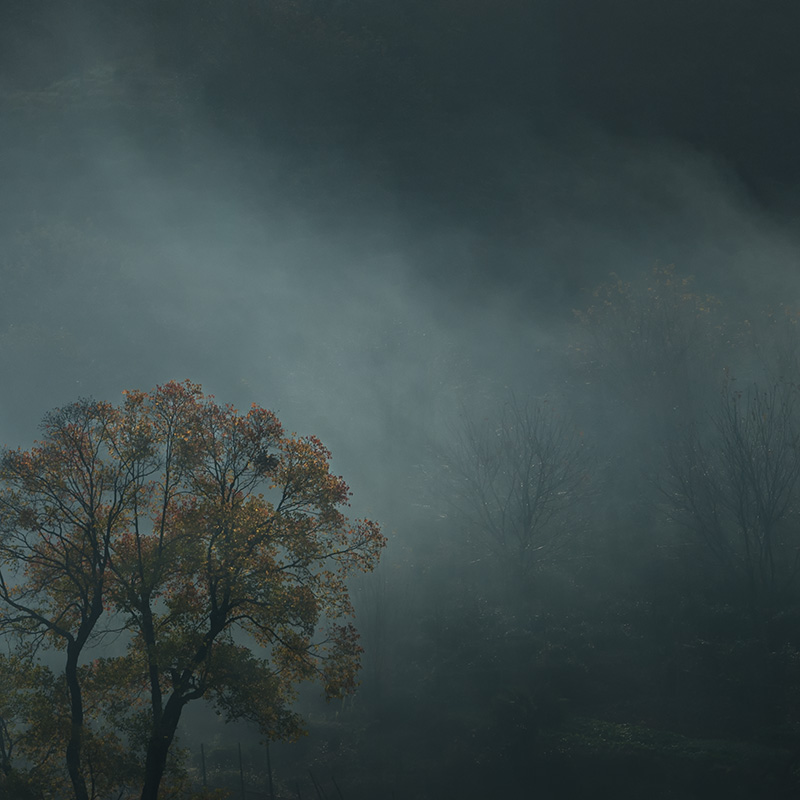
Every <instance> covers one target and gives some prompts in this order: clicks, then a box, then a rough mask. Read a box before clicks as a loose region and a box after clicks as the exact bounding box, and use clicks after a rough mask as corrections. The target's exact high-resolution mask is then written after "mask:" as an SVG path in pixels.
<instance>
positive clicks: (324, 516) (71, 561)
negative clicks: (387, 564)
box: [0, 382, 385, 800]
mask: <svg viewBox="0 0 800 800" xmlns="http://www.w3.org/2000/svg"><path fill="white" fill-rule="evenodd" d="M42 429H43V437H42V440H41V441H40V442H38V443H37V444H36V445H35V446H34V447H33V448H31V449H30V450H28V451H21V450H17V451H10V452H6V453H5V455H4V456H3V459H2V467H1V469H0V477H2V480H3V488H2V493H1V494H0V513H1V514H2V516H1V517H0V520H1V521H2V538H1V539H0V601H2V605H3V615H2V617H0V625H1V626H2V631H3V632H4V633H5V635H6V636H7V637H12V638H13V639H14V641H15V642H17V643H18V647H20V648H21V647H22V646H23V645H24V644H27V645H32V646H33V647H34V648H36V647H41V646H52V647H55V648H58V649H59V650H62V651H64V661H63V682H64V685H65V687H66V695H67V696H68V701H67V708H66V709H65V715H66V716H67V717H68V719H69V725H67V726H66V729H67V730H68V733H66V734H65V737H64V738H65V741H64V752H65V757H66V767H67V771H68V774H69V778H70V781H71V784H72V788H73V792H74V795H75V797H76V798H78V800H84V799H86V800H88V798H89V797H91V796H93V794H94V790H93V788H92V787H90V786H89V781H90V780H91V781H92V782H94V781H95V772H96V768H95V767H93V766H92V765H91V764H89V763H87V742H88V741H89V740H90V739H91V737H92V735H93V732H94V731H97V730H99V729H102V727H103V725H104V722H105V720H104V718H103V715H104V712H103V710H102V709H103V708H105V709H106V712H108V713H111V711H112V708H113V707H114V706H116V709H115V713H116V714H119V713H120V712H121V711H123V710H124V713H123V714H122V716H121V717H118V718H116V719H115V725H114V728H115V729H116V730H117V732H118V735H120V736H122V737H124V740H125V742H126V745H127V748H128V749H129V750H130V749H132V750H135V751H136V750H138V752H140V753H141V755H142V757H143V758H142V760H143V762H144V765H145V766H144V772H143V774H141V775H139V776H136V778H135V779H136V780H139V781H140V782H141V786H142V794H141V796H142V798H155V797H157V796H158V790H159V785H160V782H161V780H162V778H163V776H164V774H165V771H166V769H167V764H168V754H169V751H170V746H171V744H172V742H173V739H174V736H175V732H176V730H177V726H178V723H179V720H180V717H181V712H182V711H183V709H184V708H185V706H186V704H187V703H189V702H191V701H194V700H199V699H201V698H206V699H208V700H209V701H210V702H212V703H213V704H214V705H215V706H216V707H217V709H218V710H219V711H220V712H222V713H224V714H225V715H226V716H227V717H228V718H231V719H237V718H248V719H250V720H252V721H254V722H256V723H257V724H258V725H259V727H260V729H261V730H262V732H263V733H264V734H265V735H266V736H268V737H270V738H271V739H278V738H291V737H293V736H296V735H297V734H298V732H299V731H300V730H301V721H300V720H299V719H298V717H297V716H296V714H295V713H293V711H292V710H291V707H290V706H291V701H292V700H293V697H294V692H295V688H296V687H297V686H298V684H299V683H301V682H303V681H307V680H318V681H319V682H321V683H322V685H323V687H324V690H325V693H326V695H327V696H329V697H332V696H337V695H340V694H343V693H347V692H349V691H351V690H352V689H353V688H354V686H355V676H356V672H357V670H358V666H359V654H360V647H359V645H358V635H357V633H356V631H355V628H354V627H353V625H352V622H351V621H350V615H351V612H352V609H351V605H350V600H349V595H348V590H347V586H346V578H347V576H348V575H349V574H351V573H352V572H353V571H355V570H370V569H372V568H373V567H374V566H375V565H376V563H377V560H378V557H379V553H380V550H381V548H382V547H383V545H384V543H385V540H384V538H383V536H382V535H381V533H380V530H379V527H378V526H377V525H376V524H375V523H374V522H371V521H369V520H357V521H354V522H351V521H350V520H348V519H347V517H346V516H345V515H344V513H343V511H342V507H344V506H346V505H347V503H348V498H349V489H348V487H347V485H346V483H345V482H344V480H343V479H342V478H340V477H337V476H335V475H333V474H332V473H331V472H330V469H329V462H330V458H331V454H330V452H329V451H328V450H327V449H326V448H325V447H324V446H323V445H322V443H321V442H320V441H319V440H318V439H317V438H316V437H313V436H303V437H299V436H296V435H287V434H285V433H284V431H283V429H282V427H281V425H280V423H279V421H278V419H277V418H276V417H275V415H274V414H273V413H272V412H270V411H267V410H266V409H263V408H260V407H258V406H253V407H252V408H251V409H250V410H249V411H248V412H247V413H245V414H241V413H239V412H238V411H237V410H236V409H234V408H233V407H231V406H225V405H219V404H218V403H216V402H215V401H214V399H213V397H209V396H205V395H204V394H203V393H202V390H201V388H200V387H199V386H197V385H195V384H191V383H189V382H184V383H176V382H171V383H168V384H166V385H165V386H160V387H157V388H156V389H154V390H153V391H151V392H142V391H131V392H127V393H126V394H125V399H124V402H123V403H122V404H121V406H119V407H114V406H113V405H111V404H108V403H102V402H96V401H91V400H80V401H78V402H76V403H73V404H72V405H69V406H67V407H65V408H62V409H58V410H56V411H54V412H52V413H51V414H49V415H48V416H47V417H46V418H45V420H44V422H43V425H42ZM120 632H122V633H123V634H124V635H125V637H126V639H125V641H126V650H125V653H124V654H122V655H119V656H114V657H105V658H95V659H94V660H93V661H89V659H90V658H91V657H93V656H96V655H98V652H99V651H98V650H97V648H96V645H99V644H101V643H102V642H103V640H104V637H107V636H109V635H110V634H112V633H120ZM87 693H89V694H92V693H94V696H96V697H103V696H106V697H109V698H114V700H115V702H106V703H102V702H100V703H91V704H90V703H87V699H86V697H87ZM90 707H91V712H90V711H89V709H90Z"/></svg>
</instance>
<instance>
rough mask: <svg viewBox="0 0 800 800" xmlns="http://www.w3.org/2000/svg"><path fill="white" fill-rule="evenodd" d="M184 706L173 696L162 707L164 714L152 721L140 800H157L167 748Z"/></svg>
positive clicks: (184, 702) (178, 698)
mask: <svg viewBox="0 0 800 800" xmlns="http://www.w3.org/2000/svg"><path fill="white" fill-rule="evenodd" d="M185 705H186V700H185V699H184V698H182V697H180V696H178V695H176V694H173V695H172V696H171V697H170V698H169V700H168V701H167V703H166V705H165V706H164V713H163V714H161V715H160V717H159V718H157V719H155V720H154V721H153V729H152V731H151V733H150V740H149V741H148V743H147V757H146V758H145V764H144V785H143V787H142V796H141V800H158V789H159V786H160V785H161V779H162V778H163V777H164V771H165V770H166V768H167V756H168V755H169V748H170V746H171V745H172V740H173V739H174V738H175V731H176V730H177V729H178V722H180V718H181V712H182V711H183V707H184V706H185Z"/></svg>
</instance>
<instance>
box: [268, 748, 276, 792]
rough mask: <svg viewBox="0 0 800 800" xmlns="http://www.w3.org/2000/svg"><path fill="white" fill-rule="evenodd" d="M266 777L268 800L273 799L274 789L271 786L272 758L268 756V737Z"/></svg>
mask: <svg viewBox="0 0 800 800" xmlns="http://www.w3.org/2000/svg"><path fill="white" fill-rule="evenodd" d="M267 778H268V779H269V800H275V790H274V789H273V788H272V760H271V759H270V757H269V739H268V740H267Z"/></svg>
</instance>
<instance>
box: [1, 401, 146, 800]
mask: <svg viewBox="0 0 800 800" xmlns="http://www.w3.org/2000/svg"><path fill="white" fill-rule="evenodd" d="M121 421H122V415H121V414H120V413H119V412H118V411H117V410H116V409H114V408H112V407H111V406H110V405H109V404H106V403H97V402H92V401H78V402H77V403H74V404H72V405H70V406H67V407H66V408H63V409H59V410H57V411H54V412H52V413H51V414H48V415H47V416H46V417H45V419H44V421H43V423H42V432H43V438H42V441H41V442H39V443H38V444H37V445H36V446H34V447H33V448H31V449H30V450H28V451H20V450H17V451H10V452H6V453H5V454H4V455H3V457H2V462H0V478H1V479H2V482H3V488H2V493H1V494H0V603H1V604H2V611H3V613H2V616H0V631H2V632H3V633H5V634H6V635H8V636H11V637H18V639H19V640H20V641H22V642H24V643H25V644H27V645H32V646H34V647H36V646H38V645H45V646H50V647H54V648H57V649H58V650H60V651H62V652H63V653H64V657H63V679H64V683H65V687H66V692H67V698H68V700H67V711H66V715H67V717H68V719H69V727H68V732H67V734H66V736H65V742H64V751H65V764H66V769H67V772H68V773H69V778H70V780H71V782H72V788H73V792H74V795H75V798H76V800H89V797H90V793H89V788H88V787H87V783H86V778H85V775H86V771H85V766H86V763H85V758H84V755H85V754H84V742H85V739H86V735H87V733H86V727H87V726H86V721H85V707H84V705H85V704H84V697H83V685H82V680H81V660H82V659H83V657H84V655H85V651H86V650H87V648H89V647H91V646H92V645H96V644H99V643H100V641H101V640H102V636H103V633H104V632H106V631H107V630H108V626H107V625H101V621H102V620H103V619H104V617H105V616H107V614H106V610H105V604H106V602H107V593H108V591H109V589H110V586H109V579H110V571H109V565H110V560H111V556H112V551H113V546H114V540H115V538H116V537H117V536H119V535H120V534H121V532H122V531H123V529H124V526H125V525H126V524H127V521H128V515H129V512H130V508H131V507H132V505H133V504H134V503H135V498H136V496H137V493H138V492H139V489H140V487H139V483H138V482H137V467H136V466H135V465H134V462H133V461H132V460H131V458H132V454H131V452H130V451H129V450H127V449H126V444H125V443H123V442H122V441H121V439H120V435H119V428H120V423H121Z"/></svg>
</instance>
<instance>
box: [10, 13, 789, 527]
mask: <svg viewBox="0 0 800 800" xmlns="http://www.w3.org/2000/svg"><path fill="white" fill-rule="evenodd" d="M240 5H244V4H237V3H231V4H226V3H223V2H221V0H216V2H215V1H214V0H205V2H202V3H201V2H198V3H194V4H191V3H180V2H170V3H163V4H155V5H153V4H148V3H145V2H140V3H121V2H119V3H113V2H109V3H89V2H87V3H79V2H42V1H41V0H37V2H24V3H23V2H16V0H15V1H13V2H12V1H11V0H7V2H6V3H4V9H3V11H2V14H3V15H4V19H3V25H2V33H0V68H2V79H1V80H0V108H1V109H2V118H1V119H0V122H1V124H2V127H1V128H0V143H1V144H2V152H1V153H0V159H1V160H0V164H1V165H2V166H0V170H2V173H3V175H4V179H3V182H2V186H0V213H1V214H2V217H1V218H0V232H1V233H2V236H3V243H4V247H3V251H2V262H0V263H2V270H3V296H2V297H3V299H2V310H3V317H2V319H0V359H1V360H2V368H3V372H4V375H5V379H4V392H3V402H2V407H0V431H2V441H3V442H4V443H6V444H8V445H12V446H16V445H18V444H25V443H27V442H29V441H30V439H31V438H32V437H33V436H34V435H35V426H36V423H37V421H38V420H39V419H40V418H41V416H42V414H43V413H44V412H45V411H47V410H48V409H49V408H51V407H53V406H55V405H59V404H63V403H66V402H69V401H71V400H73V399H76V398H77V397H78V396H85V395H94V396H98V397H103V398H108V399H112V400H116V399H117V398H119V396H120V392H121V391H122V390H123V389H125V388H132V387H138V388H150V387H152V386H153V385H154V384H156V383H161V382H164V381H167V380H170V379H173V378H174V379H183V378H190V379H192V380H194V381H197V382H201V383H203V385H204V386H205V387H206V389H207V390H208V391H211V392H213V393H215V394H216V395H217V396H218V398H219V399H220V400H223V401H230V402H233V403H235V404H237V405H242V406H246V405H247V404H249V403H250V402H258V403H260V404H263V405H266V406H268V407H271V408H274V409H275V410H276V411H277V412H278V414H279V416H280V417H281V419H282V420H284V422H285V424H286V425H287V427H288V428H290V429H295V430H298V431H300V432H313V433H317V434H319V435H320V436H321V437H322V439H323V441H325V442H326V444H328V445H329V446H330V447H331V449H332V450H333V452H334V454H335V459H336V461H335V467H336V468H337V470H339V471H341V472H342V473H343V474H345V476H346V477H349V478H351V482H352V483H353V484H354V488H355V489H356V490H357V510H358V511H359V512H361V511H367V512H369V513H373V514H376V515H378V516H381V515H383V516H385V517H387V519H386V521H387V524H388V525H389V526H394V525H395V524H396V523H395V522H394V521H393V520H391V519H389V517H391V514H392V513H393V510H394V505H393V504H394V503H396V502H397V500H396V495H397V492H396V489H395V488H394V485H395V484H394V481H395V479H396V474H395V473H396V472H398V473H399V474H400V476H401V478H403V476H405V475H407V473H408V472H409V470H411V468H412V464H413V461H414V448H416V447H419V446H420V443H422V442H424V441H425V437H426V436H428V435H433V434H435V432H436V431H437V430H439V429H440V428H441V426H442V425H443V424H445V423H446V420H447V419H448V418H449V417H450V416H451V415H452V414H453V413H455V411H456V410H457V408H458V407H459V405H460V404H462V403H470V402H477V401H478V400H479V399H480V398H482V397H493V396H495V395H498V394H501V393H502V392H503V391H505V390H506V388H507V387H511V388H514V389H515V390H517V391H521V392H533V393H537V394H542V393H545V392H549V391H552V390H553V385H552V384H553V381H554V380H555V381H557V380H558V379H557V377H554V375H557V373H558V369H557V364H558V360H559V358H560V357H561V356H562V355H563V352H564V348H565V347H566V346H567V344H568V342H569V337H570V330H571V326H572V325H573V322H572V314H571V310H572V309H573V308H575V307H578V306H580V305H582V304H583V303H585V302H586V297H587V295H586V291H587V290H588V289H590V288H591V287H593V286H594V285H596V284H597V283H599V282H602V281H603V280H606V279H607V276H608V274H609V273H610V272H617V273H619V274H621V275H624V276H632V275H636V274H640V273H642V272H646V271H647V270H648V269H650V268H651V267H652V265H654V264H655V263H662V264H668V263H675V264H676V265H677V267H678V269H679V270H680V271H681V272H682V273H685V274H694V275H696V276H697V285H698V286H699V287H700V288H701V289H702V290H703V291H707V292H713V293H716V294H719V295H721V296H724V297H725V298H726V299H727V300H729V301H732V302H733V303H734V304H739V305H741V306H744V307H748V306H750V305H752V307H753V308H754V309H755V308H756V307H760V306H761V305H763V304H767V303H776V302H786V303H793V302H794V301H795V296H796V294H797V288H798V285H797V278H796V269H797V268H796V265H797V263H798V252H799V250H798V240H797V229H796V225H795V224H794V219H795V214H796V212H797V209H798V200H799V199H800V196H799V195H798V181H800V163H799V162H798V157H797V149H796V143H797V142H798V141H800V102H798V101H799V100H800V98H799V97H798V91H799V90H798V86H799V85H800V65H799V62H798V55H797V52H798V50H797V48H796V41H795V38H796V32H797V30H798V29H799V28H800V6H798V4H797V3H795V2H746V0H724V2H723V0H703V1H702V2H697V0H694V1H693V2H689V1H688V0H673V1H672V2H669V3H643V2H641V0H638V1H636V0H607V1H606V2H595V0H549V2H538V3H537V2H523V0H516V2H515V1H514V0H491V2H490V0H472V2H456V0H441V2H438V3H422V2H409V3H408V4H407V5H402V6H397V4H391V5H390V4H384V3H379V2H376V1H373V2H367V0H361V2H357V1H354V2H350V3H347V2H341V3H325V2H321V1H318V2H313V0H309V2H307V3H303V2H300V3H299V4H296V6H297V7H299V8H300V9H301V11H300V12H298V13H299V16H297V17H291V16H290V15H289V16H287V15H288V14H289V12H288V11H286V9H287V8H288V7H289V5H288V4H286V3H283V4H281V3H276V4H273V6H271V7H274V8H277V9H278V11H276V12H275V13H276V14H278V13H279V12H280V14H283V13H284V11H286V13H285V15H284V16H279V17H276V18H279V21H280V25H278V26H277V27H276V25H275V24H273V22H274V20H273V22H270V24H268V25H267V24H266V23H265V25H264V27H263V28H259V27H258V25H254V24H252V21H250V22H248V23H247V24H240V22H239V21H237V17H236V14H235V13H234V11H235V9H237V8H239V7H240ZM255 5H256V6H257V5H258V4H255ZM266 5H267V6H268V5H269V4H266ZM265 7H266V6H265ZM226 9H227V10H226ZM230 9H234V11H231V10H230ZM270 13H272V12H270ZM270 19H273V18H270ZM365 31H366V33H365ZM348 37H349V38H348ZM382 463H386V464H388V465H391V468H389V467H388V466H387V469H386V470H380V469H377V468H376V465H380V464H382ZM397 464H401V465H402V466H400V467H398V468H397V470H395V466H396V465H397ZM403 479H404V478H403Z"/></svg>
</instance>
